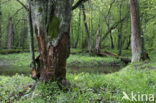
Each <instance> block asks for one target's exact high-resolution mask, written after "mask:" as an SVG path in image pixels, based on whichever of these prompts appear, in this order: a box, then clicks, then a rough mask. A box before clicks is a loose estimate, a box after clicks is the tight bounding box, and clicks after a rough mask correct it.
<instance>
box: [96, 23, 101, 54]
mask: <svg viewBox="0 0 156 103" xmlns="http://www.w3.org/2000/svg"><path fill="white" fill-rule="evenodd" d="M100 44H101V35H100V24H98V28H97V33H96V47H95V48H96V53H97V54H99V53H100Z"/></svg>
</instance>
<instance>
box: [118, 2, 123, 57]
mask: <svg viewBox="0 0 156 103" xmlns="http://www.w3.org/2000/svg"><path fill="white" fill-rule="evenodd" d="M119 14H120V21H121V19H122V3H121V4H120V11H119ZM122 25H123V23H122V22H121V23H120V27H119V29H118V32H119V34H118V50H119V53H118V55H121V53H122V27H123V26H122Z"/></svg>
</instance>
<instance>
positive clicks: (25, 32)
mask: <svg viewBox="0 0 156 103" xmlns="http://www.w3.org/2000/svg"><path fill="white" fill-rule="evenodd" d="M23 25H24V27H23V30H22V42H21V43H22V45H21V46H22V50H24V49H25V44H26V39H27V26H26V21H25V20H24V24H23Z"/></svg>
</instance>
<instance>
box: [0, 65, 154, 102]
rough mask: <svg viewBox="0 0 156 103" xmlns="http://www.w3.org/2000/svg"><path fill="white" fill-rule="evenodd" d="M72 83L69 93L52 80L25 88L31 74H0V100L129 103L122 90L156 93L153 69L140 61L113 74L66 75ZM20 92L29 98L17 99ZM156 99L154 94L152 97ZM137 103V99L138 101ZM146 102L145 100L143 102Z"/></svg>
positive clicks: (30, 80) (29, 81)
mask: <svg viewBox="0 0 156 103" xmlns="http://www.w3.org/2000/svg"><path fill="white" fill-rule="evenodd" d="M67 79H68V80H69V81H70V83H71V88H70V90H69V91H68V92H64V91H63V90H60V89H59V87H58V85H57V84H56V83H55V82H54V83H48V84H47V85H45V84H43V83H37V88H38V89H35V90H34V91H31V90H30V89H29V88H27V89H25V88H26V87H27V86H28V84H29V83H31V82H33V80H32V79H31V78H30V77H27V76H23V75H15V76H13V77H7V76H0V87H1V89H0V101H10V102H13V101H21V103H30V101H31V102H32V101H36V102H35V103H45V101H46V102H49V103H50V102H51V103H52V102H58V103H73V101H74V102H75V103H88V102H90V103H98V102H101V103H117V102H120V103H132V102H130V101H128V100H127V101H126V100H122V99H121V98H122V96H123V94H122V92H126V93H127V94H128V95H129V96H130V95H131V92H132V91H133V92H134V93H136V94H138V93H140V94H154V95H155V96H156V89H155V88H156V69H151V70H149V68H148V67H147V68H142V69H140V64H139V63H137V64H131V65H129V66H128V67H126V68H124V69H122V70H121V71H119V72H116V73H112V74H107V75H104V74H89V73H80V74H71V73H68V74H67ZM20 93H25V94H27V95H28V97H27V98H26V97H25V98H24V99H22V98H23V97H21V98H19V97H20V96H19V94H20ZM9 95H10V97H9ZM155 99H156V97H155ZM139 103H140V102H139ZM143 103H145V102H143Z"/></svg>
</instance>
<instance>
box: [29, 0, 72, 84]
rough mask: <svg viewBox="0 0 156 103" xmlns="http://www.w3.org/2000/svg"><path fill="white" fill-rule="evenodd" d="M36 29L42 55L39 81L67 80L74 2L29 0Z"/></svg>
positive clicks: (39, 60)
mask: <svg viewBox="0 0 156 103" xmlns="http://www.w3.org/2000/svg"><path fill="white" fill-rule="evenodd" d="M29 2H31V5H30V6H31V12H32V13H31V17H32V21H33V28H34V30H35V34H36V37H37V41H38V47H39V51H40V56H39V57H38V58H37V59H36V62H37V78H38V79H39V80H40V81H43V82H48V81H54V80H57V81H62V80H63V79H65V78H66V69H65V68H66V59H67V58H68V56H69V54H70V38H69V31H70V21H71V13H72V0H56V1H53V0H33V1H32V0H30V1H29Z"/></svg>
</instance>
